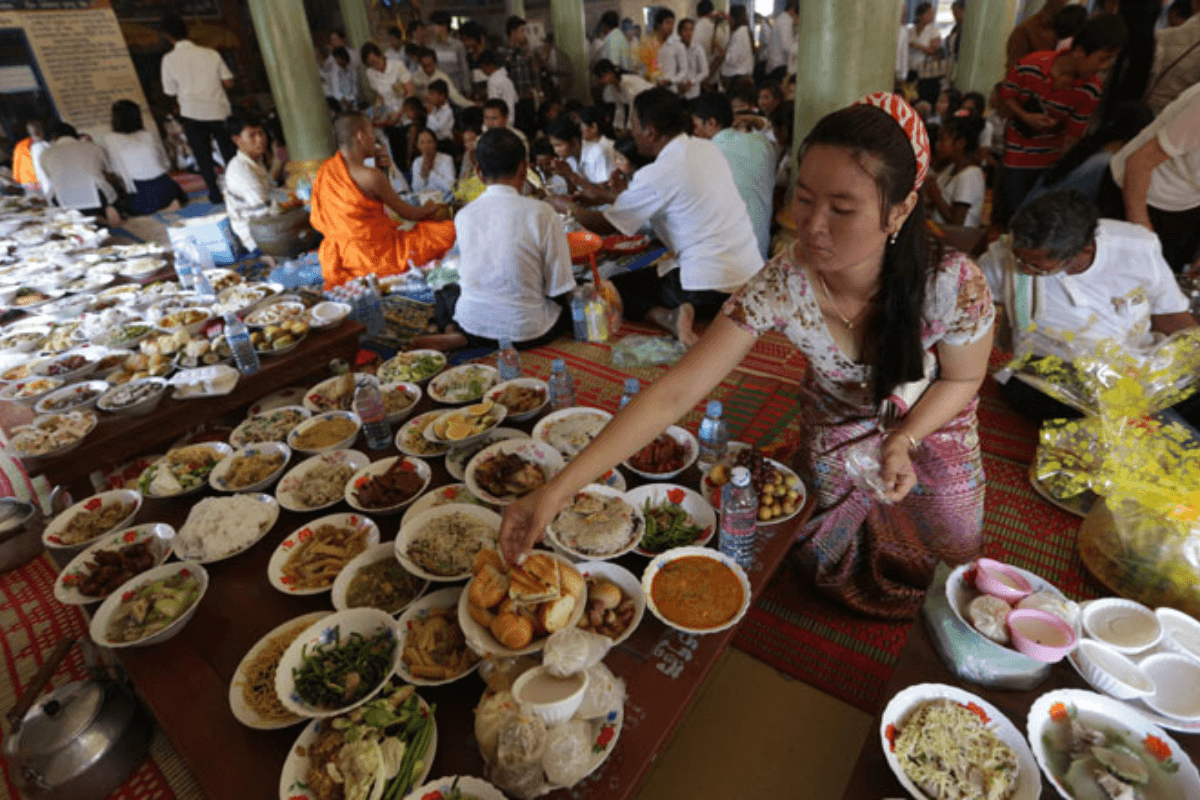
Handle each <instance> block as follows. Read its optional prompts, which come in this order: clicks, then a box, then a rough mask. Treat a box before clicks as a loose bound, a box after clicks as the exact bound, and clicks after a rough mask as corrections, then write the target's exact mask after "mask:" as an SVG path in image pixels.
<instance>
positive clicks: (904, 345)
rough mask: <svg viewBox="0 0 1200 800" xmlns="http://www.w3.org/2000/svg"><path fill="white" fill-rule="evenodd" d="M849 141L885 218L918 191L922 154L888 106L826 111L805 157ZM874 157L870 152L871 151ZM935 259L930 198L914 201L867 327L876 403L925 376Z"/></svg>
mask: <svg viewBox="0 0 1200 800" xmlns="http://www.w3.org/2000/svg"><path fill="white" fill-rule="evenodd" d="M818 144H820V145H829V146H833V147H845V148H847V149H849V150H851V151H852V152H853V153H854V155H855V158H856V159H858V160H859V163H860V164H861V165H862V166H863V168H864V169H866V170H867V171H868V172H870V173H871V174H872V175H874V177H875V185H876V186H877V187H878V189H879V198H880V209H879V211H880V220H881V222H882V221H883V220H885V219H886V218H887V214H888V211H889V210H890V209H891V208H892V207H893V206H895V205H896V204H898V203H903V202H904V200H905V199H906V198H907V197H908V195H909V194H910V193H911V192H912V191H913V186H914V184H915V183H916V177H917V159H916V156H915V155H914V154H913V149H912V144H911V143H910V142H909V139H908V136H906V135H905V133H904V131H903V130H902V129H901V128H900V126H899V125H898V124H897V123H896V121H895V120H893V119H892V118H891V116H889V115H888V113H887V112H886V111H883V110H881V109H878V108H875V107H874V106H867V105H861V106H851V107H849V108H844V109H842V110H841V111H835V112H834V113H832V114H830V115H828V116H826V117H824V118H823V119H821V120H820V121H819V122H818V123H817V124H816V127H814V128H813V129H812V132H811V133H809V134H808V137H807V138H806V139H805V140H804V144H803V145H802V146H801V149H800V158H801V160H803V157H804V153H805V152H806V151H807V150H808V148H810V147H812V146H813V145H818ZM867 156H870V157H871V158H870V159H867V158H866V157H867ZM932 268H933V261H932V258H931V251H930V246H929V239H928V236H927V235H926V228H925V201H924V198H923V197H922V195H921V193H919V192H918V193H917V204H916V206H915V207H914V208H913V211H912V213H911V214H909V215H908V219H907V220H905V222H904V225H903V227H901V228H900V231H899V233H898V234H897V236H896V242H895V244H892V243H890V242H889V243H888V245H887V247H886V248H885V249H884V253H883V268H882V272H881V274H880V287H879V294H878V295H876V304H875V310H874V312H873V313H872V315H871V321H870V324H869V326H868V331H867V349H868V350H869V351H870V352H871V353H872V355H873V359H872V361H873V366H874V368H875V385H874V388H873V395H874V398H875V403H876V404H877V405H878V404H880V403H882V402H883V401H884V400H885V399H887V397H888V395H890V394H891V393H892V391H893V390H894V389H895V388H896V387H897V386H899V385H900V384H902V383H907V382H909V381H915V380H919V379H921V378H922V377H924V358H925V349H924V348H923V347H922V345H921V324H922V320H923V316H924V308H925V285H926V283H927V282H928V280H929V276H930V273H931V270H932Z"/></svg>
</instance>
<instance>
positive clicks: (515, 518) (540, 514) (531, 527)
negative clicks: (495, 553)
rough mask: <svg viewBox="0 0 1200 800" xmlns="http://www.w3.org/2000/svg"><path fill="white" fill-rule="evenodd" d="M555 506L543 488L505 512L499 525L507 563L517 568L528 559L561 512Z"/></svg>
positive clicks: (501, 545)
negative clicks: (527, 556) (532, 549)
mask: <svg viewBox="0 0 1200 800" xmlns="http://www.w3.org/2000/svg"><path fill="white" fill-rule="evenodd" d="M553 506H554V503H553V502H552V501H551V500H550V498H549V496H548V494H547V489H546V487H545V486H543V487H542V488H541V489H538V490H537V491H536V492H532V493H530V494H527V495H525V496H524V497H522V498H521V499H520V500H517V501H516V502H515V503H510V504H509V505H508V506H507V507H506V508H505V509H504V518H503V520H502V521H501V522H500V552H501V553H502V554H503V555H504V560H505V561H507V562H508V563H509V564H511V565H517V564H520V563H521V562H523V561H524V560H525V556H526V555H528V554H529V551H530V549H531V548H532V547H533V546H534V545H535V544H537V543H538V541H540V540H541V538H542V535H543V533H544V532H545V530H546V526H547V525H549V524H550V522H551V521H552V520H553V519H554V516H555V515H556V514H557V513H558V509H557V508H554V507H553Z"/></svg>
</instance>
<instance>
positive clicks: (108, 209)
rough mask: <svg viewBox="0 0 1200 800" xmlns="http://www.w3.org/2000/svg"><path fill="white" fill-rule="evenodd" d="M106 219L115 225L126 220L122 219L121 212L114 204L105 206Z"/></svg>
mask: <svg viewBox="0 0 1200 800" xmlns="http://www.w3.org/2000/svg"><path fill="white" fill-rule="evenodd" d="M104 220H105V221H106V222H107V223H108V224H109V225H112V226H114V227H116V226H118V225H120V224H121V223H122V222H124V220H122V219H121V214H120V213H119V212H118V211H117V210H116V209H115V208H113V207H112V206H105V207H104Z"/></svg>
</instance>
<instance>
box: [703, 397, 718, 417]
mask: <svg viewBox="0 0 1200 800" xmlns="http://www.w3.org/2000/svg"><path fill="white" fill-rule="evenodd" d="M721 411H722V407H721V401H720V400H709V401H708V407H707V408H706V409H705V411H704V413H705V414H707V415H708V416H710V417H719V416H721Z"/></svg>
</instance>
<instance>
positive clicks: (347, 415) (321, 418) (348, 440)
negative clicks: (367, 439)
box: [287, 411, 362, 455]
mask: <svg viewBox="0 0 1200 800" xmlns="http://www.w3.org/2000/svg"><path fill="white" fill-rule="evenodd" d="M335 418H340V419H348V420H350V421H351V422H353V423H354V432H353V433H352V434H350V435H349V436H346V437H345V438H343V439H342V440H341V441H338V442H333V443H332V444H329V445H325V446H323V447H301V446H300V441H299V437H300V436H302V435H303V434H304V433H305V432H307V431H308V430H310V429H311V428H313V427H315V426H316V425H317V424H319V423H321V422H325V421H328V420H331V419H335ZM361 431H362V421H361V420H360V419H359V418H358V415H357V414H355V413H354V412H353V411H326V412H325V413H323V414H317V415H316V416H313V417H309V418H308V419H306V420H304V421H303V422H301V423H300V424H299V425H297V426H296V427H294V428H292V431H291V433H289V434H288V436H287V443H288V447H290V448H292V449H293V450H295V451H297V452H299V453H305V454H307V455H316V454H318V453H327V452H329V451H330V450H344V449H346V448H348V447H350V446H351V445H352V444H354V441H355V440H356V439H358V434H359V432H361Z"/></svg>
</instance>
